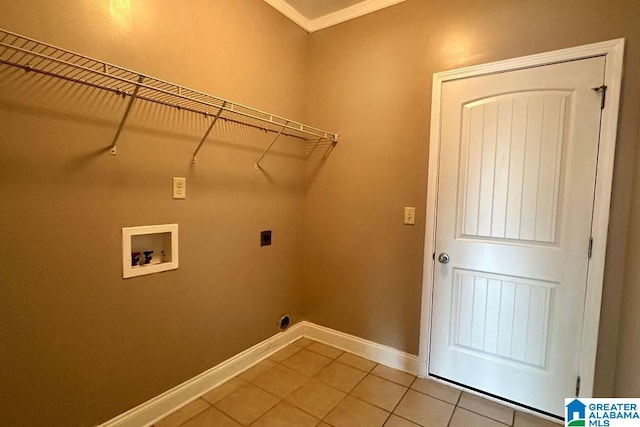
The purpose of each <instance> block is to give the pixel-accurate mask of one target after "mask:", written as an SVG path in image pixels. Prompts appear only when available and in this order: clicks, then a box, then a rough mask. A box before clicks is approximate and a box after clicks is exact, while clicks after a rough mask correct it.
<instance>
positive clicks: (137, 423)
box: [100, 322, 304, 427]
mask: <svg viewBox="0 0 640 427" xmlns="http://www.w3.org/2000/svg"><path fill="white" fill-rule="evenodd" d="M303 329H304V325H303V324H302V322H301V323H297V324H295V325H293V326H292V327H290V328H289V329H288V330H286V331H285V332H281V333H279V334H277V335H274V336H272V337H270V338H268V339H266V340H264V341H262V342H260V343H258V344H256V345H254V346H253V347H251V348H248V349H247V350H245V351H243V352H242V353H238V354H236V355H235V356H233V357H231V358H230V359H227V360H225V361H224V362H222V363H220V364H218V365H216V366H214V367H213V368H211V369H209V370H207V371H205V372H203V373H201V374H200V375H197V376H195V377H193V378H191V379H190V380H187V381H185V382H184V383H182V384H180V385H178V386H176V387H174V388H172V389H171V390H168V391H166V392H164V393H162V394H160V395H158V396H156V397H154V398H152V399H151V400H148V401H146V402H144V403H142V404H141V405H138V406H136V407H135V408H132V409H130V410H128V411H127V412H125V413H123V414H121V415H118V416H117V417H115V418H112V419H111V420H109V421H107V422H105V423H104V424H101V425H100V427H141V426H151V425H153V423H155V422H157V421H159V420H161V419H162V418H164V417H166V416H167V415H169V414H171V413H173V412H175V411H176V410H178V409H180V408H182V407H183V406H185V405H187V404H188V403H190V402H192V401H193V400H195V399H197V398H198V397H199V396H201V395H202V394H204V393H206V392H207V391H209V390H211V389H212V388H214V387H217V386H218V385H220V384H222V383H224V382H225V381H227V380H229V379H230V378H232V377H234V376H236V375H238V374H240V373H241V372H244V371H246V370H247V369H249V368H250V367H252V366H253V365H255V364H256V363H258V362H260V361H261V360H263V359H266V358H267V357H269V356H270V355H272V354H273V353H275V352H276V351H278V350H280V349H281V348H283V347H286V346H287V345H289V344H290V343H292V342H293V341H295V340H297V339H298V338H302V336H303Z"/></svg>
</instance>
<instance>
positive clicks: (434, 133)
mask: <svg viewBox="0 0 640 427" xmlns="http://www.w3.org/2000/svg"><path fill="white" fill-rule="evenodd" d="M623 53H624V39H615V40H610V41H605V42H600V43H593V44H589V45H584V46H578V47H573V48H568V49H561V50H556V51H552V52H546V53H541V54H536V55H530V56H524V57H520V58H514V59H508V60H505V61H499V62H492V63H489V64H483V65H477V66H471V67H466V68H460V69H456V70H451V71H444V72H440V73H436V74H434V75H433V92H432V101H431V134H430V145H429V172H428V182H427V205H426V215H425V216H426V226H425V243H424V264H423V265H424V266H423V279H422V312H421V320H420V354H419V359H418V375H419V376H420V377H428V376H429V349H430V337H431V310H432V304H433V275H434V266H435V260H434V258H433V254H434V253H435V252H436V248H435V237H436V207H437V189H438V168H439V156H440V118H441V112H440V105H441V96H442V91H441V89H442V85H443V83H445V82H447V81H450V80H456V79H460V78H469V77H477V76H482V75H486V74H494V73H500V72H507V71H513V70H518V69H523V68H531V67H539V66H544V65H549V64H554V63H558V62H566V61H573V60H578V59H584V58H590V57H594V56H605V57H606V65H605V85H606V86H607V91H606V103H605V108H604V109H603V111H602V118H601V126H600V144H599V147H598V166H597V171H596V173H597V175H596V187H595V200H594V207H593V223H592V230H591V235H592V238H593V248H592V255H591V259H590V261H589V267H588V270H587V288H586V299H585V312H584V321H583V337H582V345H581V357H580V362H579V363H580V366H579V372H580V378H581V381H580V396H579V397H585V398H587V397H592V395H593V384H594V377H595V361H596V350H597V345H598V328H599V323H600V305H601V300H602V286H603V281H604V266H605V255H606V245H607V231H608V225H609V207H610V203H611V186H612V182H613V167H614V165H613V163H614V156H615V145H616V134H617V124H618V111H619V104H620V92H621V82H622V62H623ZM567 397H570V396H567Z"/></svg>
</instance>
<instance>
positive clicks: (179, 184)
mask: <svg viewBox="0 0 640 427" xmlns="http://www.w3.org/2000/svg"><path fill="white" fill-rule="evenodd" d="M173 198H174V199H186V198H187V178H182V177H178V176H174V177H173Z"/></svg>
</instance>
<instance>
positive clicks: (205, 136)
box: [191, 101, 227, 163]
mask: <svg viewBox="0 0 640 427" xmlns="http://www.w3.org/2000/svg"><path fill="white" fill-rule="evenodd" d="M226 106H227V101H224V102H223V103H222V107H220V109H219V110H218V112H217V113H216V115H215V117H214V118H213V121H212V122H211V124H210V125H209V128H208V129H207V131H206V132H205V133H204V136H203V137H202V139H201V140H200V143H199V144H198V146H197V147H196V150H195V151H194V152H193V156H192V157H191V162H192V163H195V162H196V156H197V155H198V151H200V148H201V147H202V144H204V141H205V140H206V139H207V137H209V134H210V133H211V131H212V130H213V127H214V126H215V125H216V122H217V121H218V119H219V118H220V115H221V114H222V111H223V110H224V107H226Z"/></svg>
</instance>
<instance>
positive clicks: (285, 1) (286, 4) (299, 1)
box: [264, 0, 405, 33]
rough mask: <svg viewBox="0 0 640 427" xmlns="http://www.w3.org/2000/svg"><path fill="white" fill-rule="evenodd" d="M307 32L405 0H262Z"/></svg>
mask: <svg viewBox="0 0 640 427" xmlns="http://www.w3.org/2000/svg"><path fill="white" fill-rule="evenodd" d="M264 1H265V2H267V3H268V4H270V5H271V6H272V7H273V8H275V9H276V10H278V11H279V12H280V13H282V14H283V15H285V16H286V17H287V18H289V19H291V20H292V21H293V22H295V23H296V24H298V25H299V26H301V27H302V28H304V29H305V30H306V31H307V32H309V33H312V32H314V31H318V30H321V29H323V28H327V27H330V26H332V25H336V24H339V23H341V22H345V21H348V20H350V19H354V18H357V17H359V16H362V15H366V14H368V13H371V12H375V11H377V10H380V9H384V8H385V7H389V6H393V5H394V4H398V3H401V2H403V1H405V0H264Z"/></svg>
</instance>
